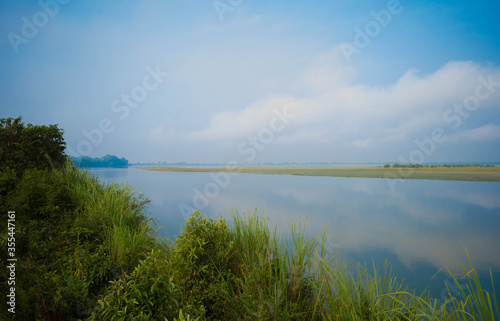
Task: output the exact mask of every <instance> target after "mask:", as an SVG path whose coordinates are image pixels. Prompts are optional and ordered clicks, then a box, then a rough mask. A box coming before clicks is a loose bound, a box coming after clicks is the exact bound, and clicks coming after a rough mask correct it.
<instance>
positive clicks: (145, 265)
mask: <svg viewBox="0 0 500 321" xmlns="http://www.w3.org/2000/svg"><path fill="white" fill-rule="evenodd" d="M170 271H171V263H170V255H169V253H168V251H167V250H153V251H151V252H150V253H149V254H148V256H147V257H146V259H144V260H143V261H141V262H140V263H139V265H138V266H137V267H136V268H135V269H134V271H133V272H132V273H130V274H129V273H126V274H124V275H123V276H122V277H121V278H120V279H118V280H116V281H113V282H111V286H110V287H109V288H108V289H107V291H106V293H105V295H103V297H102V298H101V299H100V300H99V301H98V302H97V305H96V309H95V311H94V312H93V314H92V317H91V318H90V320H112V319H118V320H122V319H126V318H129V319H133V320H164V319H165V318H166V319H169V320H172V319H173V318H174V317H176V316H177V315H178V313H179V309H180V298H181V295H182V293H181V290H180V288H179V287H178V286H177V285H176V284H175V283H174V278H173V276H172V275H171V273H169V272H170Z"/></svg>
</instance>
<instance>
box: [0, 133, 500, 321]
mask: <svg viewBox="0 0 500 321" xmlns="http://www.w3.org/2000/svg"><path fill="white" fill-rule="evenodd" d="M3 129H5V128H2V130H3ZM8 129H9V128H7V130H8ZM42 129H46V128H42ZM46 144H47V145H48V146H50V145H52V144H61V141H47V142H46ZM52 147H53V146H52ZM1 153H3V150H0V154H1ZM42 153H43V151H42ZM21 156H22V157H26V159H27V160H30V161H27V162H25V163H24V165H23V167H20V166H18V167H16V170H14V169H12V168H10V167H7V166H2V167H0V211H1V212H0V216H1V217H0V218H1V220H2V222H7V211H15V212H16V221H15V226H16V228H15V257H16V258H17V261H16V263H15V264H16V270H15V282H16V283H15V298H16V301H15V302H16V307H15V311H16V313H15V315H14V314H12V313H10V312H9V311H8V310H7V308H8V306H7V304H5V303H4V304H3V308H2V309H0V319H2V320H9V319H14V318H16V319H17V320H106V321H107V320H179V321H180V320H496V319H495V314H496V316H498V315H499V308H498V304H497V302H496V294H495V292H494V290H493V292H492V293H488V292H486V291H484V290H483V289H482V288H481V284H480V282H479V280H478V278H477V272H476V270H475V269H474V268H473V267H472V264H470V262H469V265H468V266H467V267H464V273H463V274H461V275H452V278H453V279H454V280H455V283H456V286H457V287H458V288H459V291H458V293H457V292H452V290H451V289H448V290H449V291H448V292H449V293H448V299H447V300H446V301H445V302H444V303H442V304H438V303H437V300H433V299H432V298H429V297H428V296H427V294H426V293H422V294H415V293H414V292H412V291H410V288H409V286H408V285H406V284H404V283H402V282H401V281H399V280H398V279H397V278H396V276H394V275H393V274H392V273H391V269H390V266H389V265H386V266H385V267H383V269H380V268H377V267H375V266H374V267H370V268H368V267H367V266H365V265H358V268H357V270H356V271H354V272H353V271H348V270H347V268H346V266H345V264H344V263H343V262H336V261H335V260H334V256H332V255H331V253H330V251H329V240H328V239H327V238H326V235H327V231H326V229H325V231H324V233H323V234H321V235H319V236H317V237H310V236H308V235H306V232H305V231H306V228H305V226H304V225H303V224H301V223H300V222H292V223H290V230H291V234H292V240H290V241H289V242H286V240H284V239H282V238H281V236H280V235H279V234H278V233H277V232H276V228H274V230H272V229H270V228H269V226H268V224H267V222H268V220H267V219H266V218H264V217H262V216H258V215H256V213H253V214H250V213H248V214H246V215H241V214H239V213H238V212H236V211H233V212H232V222H231V223H227V222H226V220H225V219H223V218H221V217H218V218H216V219H212V218H207V217H204V216H202V215H201V214H200V212H195V213H194V214H193V215H192V216H191V217H190V218H189V219H188V221H187V222H186V223H185V226H184V227H183V229H182V230H181V233H180V234H179V235H178V237H177V238H176V240H175V242H174V241H171V240H169V239H161V238H158V236H157V234H156V224H155V221H154V220H152V219H151V218H149V216H148V215H147V212H146V205H147V203H148V201H147V199H146V198H145V197H144V196H142V195H141V194H140V193H138V192H137V191H136V190H135V189H133V188H132V187H130V186H128V185H121V184H114V183H111V184H103V183H100V182H99V181H98V179H97V178H96V177H94V176H92V175H90V174H89V173H88V172H86V171H80V170H78V169H77V168H76V167H74V166H73V165H72V164H71V163H70V162H69V161H67V162H66V163H64V165H63V166H60V167H57V168H53V167H50V166H49V167H47V166H46V163H45V162H48V158H44V157H42V158H39V159H40V161H43V164H37V163H36V162H32V161H31V159H30V158H31V157H32V156H33V155H31V154H26V155H24V156H23V155H21ZM0 157H5V155H0ZM33 157H34V156H33ZM48 164H50V162H49V163H48ZM42 165H43V166H42ZM0 166H1V165H0ZM40 167H42V168H40ZM45 167H47V168H45ZM1 226H2V230H1V231H0V232H1V237H0V246H1V248H2V249H3V250H2V251H0V253H1V259H2V262H6V260H7V253H8V252H7V251H6V250H5V249H7V247H8V245H7V244H8V242H10V241H8V238H10V236H9V235H8V232H7V224H5V223H2V225H1ZM9 273H10V271H9V270H8V269H6V268H2V269H1V270H0V278H1V280H2V282H1V283H0V292H1V293H2V295H5V294H6V293H8V292H7V291H11V290H10V287H9V286H8V285H7V282H4V280H7V278H8V277H9ZM464 279H465V281H466V283H467V285H466V286H465V287H464V286H461V284H462V283H463V281H464ZM459 281H460V284H459ZM492 282H493V280H492ZM4 298H5V296H4Z"/></svg>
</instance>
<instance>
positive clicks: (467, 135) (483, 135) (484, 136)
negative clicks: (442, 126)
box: [450, 124, 500, 143]
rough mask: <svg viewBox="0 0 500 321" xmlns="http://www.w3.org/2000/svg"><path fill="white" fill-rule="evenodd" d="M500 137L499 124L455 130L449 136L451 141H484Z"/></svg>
mask: <svg viewBox="0 0 500 321" xmlns="http://www.w3.org/2000/svg"><path fill="white" fill-rule="evenodd" d="M498 139H500V126H498V125H495V124H488V125H484V126H481V127H478V128H474V129H468V130H463V131H460V132H457V133H456V134H455V135H453V136H452V137H451V138H450V141H451V142H454V143H457V142H485V141H494V140H498Z"/></svg>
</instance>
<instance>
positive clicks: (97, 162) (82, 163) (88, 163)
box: [71, 154, 128, 167]
mask: <svg viewBox="0 0 500 321" xmlns="http://www.w3.org/2000/svg"><path fill="white" fill-rule="evenodd" d="M71 161H72V162H73V164H74V165H75V166H76V167H127V166H128V160H127V159H125V158H118V157H117V156H115V155H109V154H108V155H106V156H103V157H100V158H98V157H94V158H92V157H88V156H80V157H71Z"/></svg>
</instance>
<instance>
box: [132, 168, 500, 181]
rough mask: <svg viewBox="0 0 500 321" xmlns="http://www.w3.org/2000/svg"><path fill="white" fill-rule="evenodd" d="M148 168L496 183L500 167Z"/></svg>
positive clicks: (174, 170)
mask: <svg viewBox="0 0 500 321" xmlns="http://www.w3.org/2000/svg"><path fill="white" fill-rule="evenodd" d="M141 169H143V170H149V171H169V172H223V171H227V172H231V173H246V174H269V175H299V176H327V177H364V178H387V179H428V180H445V181H475V182H500V166H477V167H476V166H449V167H445V166H436V167H423V166H422V167H419V168H417V167H392V166H391V167H390V168H386V167H357V166H348V167H347V166H345V167H338V166H326V167H325V166H238V167H235V166H231V167H230V168H228V169H226V168H223V167H219V168H217V167H214V168H206V167H179V166H159V167H141Z"/></svg>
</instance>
